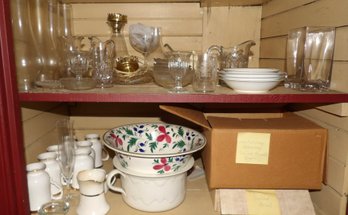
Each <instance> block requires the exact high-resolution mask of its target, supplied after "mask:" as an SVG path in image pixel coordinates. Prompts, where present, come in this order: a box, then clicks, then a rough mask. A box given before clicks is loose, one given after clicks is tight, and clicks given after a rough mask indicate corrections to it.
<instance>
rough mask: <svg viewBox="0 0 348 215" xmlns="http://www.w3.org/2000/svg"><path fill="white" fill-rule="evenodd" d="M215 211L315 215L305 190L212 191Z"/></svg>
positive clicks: (232, 214) (247, 214) (243, 214)
mask: <svg viewBox="0 0 348 215" xmlns="http://www.w3.org/2000/svg"><path fill="white" fill-rule="evenodd" d="M214 192H215V193H214V195H215V209H216V210H217V211H220V213H221V214H222V215H227V214H228V215H237V214H238V215H251V214H252V215H304V214H305V215H315V211H314V206H313V204H312V201H311V198H310V195H309V192H308V191H307V190H242V189H217V190H215V191H214Z"/></svg>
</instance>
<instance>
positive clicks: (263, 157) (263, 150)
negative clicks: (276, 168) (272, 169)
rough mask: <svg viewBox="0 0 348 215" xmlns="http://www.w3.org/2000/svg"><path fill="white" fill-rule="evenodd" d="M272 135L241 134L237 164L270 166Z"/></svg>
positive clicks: (238, 140)
mask: <svg viewBox="0 0 348 215" xmlns="http://www.w3.org/2000/svg"><path fill="white" fill-rule="evenodd" d="M270 140H271V134H270V133H253V132H239V133H238V135H237V150H236V163H244V164H262V165H267V164H268V156H269V146H270Z"/></svg>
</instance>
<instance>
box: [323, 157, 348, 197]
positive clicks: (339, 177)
mask: <svg viewBox="0 0 348 215" xmlns="http://www.w3.org/2000/svg"><path fill="white" fill-rule="evenodd" d="M326 175H327V185H329V186H330V187H332V188H333V189H334V190H336V191H337V192H338V193H339V194H340V195H341V196H343V195H346V194H347V185H348V182H347V180H345V179H346V178H347V177H348V168H347V167H346V165H343V164H342V163H340V162H338V161H337V160H335V159H334V158H332V157H328V159H327V174H326Z"/></svg>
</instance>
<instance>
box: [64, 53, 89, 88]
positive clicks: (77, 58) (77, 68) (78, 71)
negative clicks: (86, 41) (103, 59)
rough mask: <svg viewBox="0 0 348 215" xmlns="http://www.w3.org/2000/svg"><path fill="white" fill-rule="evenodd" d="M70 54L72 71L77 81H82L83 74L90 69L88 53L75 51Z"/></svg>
mask: <svg viewBox="0 0 348 215" xmlns="http://www.w3.org/2000/svg"><path fill="white" fill-rule="evenodd" d="M70 54H71V55H70V57H69V65H70V71H71V73H73V74H74V75H75V78H76V81H81V79H82V76H83V75H84V74H86V73H87V71H88V57H89V56H88V53H85V52H84V51H73V52H72V53H70Z"/></svg>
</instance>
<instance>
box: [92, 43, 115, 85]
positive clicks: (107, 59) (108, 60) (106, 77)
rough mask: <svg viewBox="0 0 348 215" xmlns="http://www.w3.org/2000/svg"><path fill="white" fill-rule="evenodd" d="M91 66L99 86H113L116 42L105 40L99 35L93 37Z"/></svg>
mask: <svg viewBox="0 0 348 215" xmlns="http://www.w3.org/2000/svg"><path fill="white" fill-rule="evenodd" d="M90 41H91V67H92V70H93V78H94V79H95V80H96V82H97V87H100V88H106V87H112V86H113V83H112V82H113V73H114V68H113V67H114V62H115V43H114V41H112V40H107V41H105V42H103V41H101V40H100V39H99V38H97V37H91V38H90Z"/></svg>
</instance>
